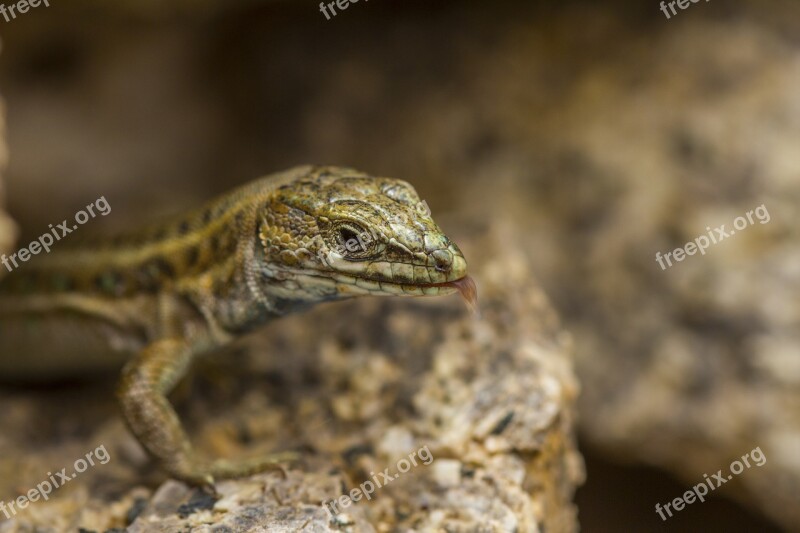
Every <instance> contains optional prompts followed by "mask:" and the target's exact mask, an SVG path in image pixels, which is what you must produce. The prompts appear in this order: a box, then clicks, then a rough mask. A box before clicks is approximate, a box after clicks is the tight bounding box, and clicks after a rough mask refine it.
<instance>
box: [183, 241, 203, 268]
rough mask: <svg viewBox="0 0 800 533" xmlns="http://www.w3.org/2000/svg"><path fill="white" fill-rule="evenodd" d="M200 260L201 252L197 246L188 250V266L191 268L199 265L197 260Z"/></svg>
mask: <svg viewBox="0 0 800 533" xmlns="http://www.w3.org/2000/svg"><path fill="white" fill-rule="evenodd" d="M198 259H200V251H199V250H198V249H197V247H196V246H192V247H191V248H189V249H188V250H186V266H187V267H188V268H191V267H193V266H196V265H197V260H198Z"/></svg>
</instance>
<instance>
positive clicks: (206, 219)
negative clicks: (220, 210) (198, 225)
mask: <svg viewBox="0 0 800 533" xmlns="http://www.w3.org/2000/svg"><path fill="white" fill-rule="evenodd" d="M213 216H214V215H213V213H212V212H211V209H206V210H205V211H203V224H204V225H207V224H208V223H209V222H211V219H212V218H213Z"/></svg>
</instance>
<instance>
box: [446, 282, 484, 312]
mask: <svg viewBox="0 0 800 533" xmlns="http://www.w3.org/2000/svg"><path fill="white" fill-rule="evenodd" d="M449 284H450V285H452V286H453V287H455V288H456V289H458V292H460V293H461V297H462V298H463V299H464V302H466V304H467V307H469V309H470V311H472V312H473V313H477V312H478V287H477V286H476V285H475V280H473V279H472V278H471V277H469V276H464V277H463V278H461V279H459V280H456V281H451V282H450V283H449Z"/></svg>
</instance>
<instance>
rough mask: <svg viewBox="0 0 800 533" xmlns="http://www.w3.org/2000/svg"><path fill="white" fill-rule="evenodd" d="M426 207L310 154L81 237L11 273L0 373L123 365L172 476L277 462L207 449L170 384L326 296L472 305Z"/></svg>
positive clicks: (123, 389)
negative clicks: (125, 227)
mask: <svg viewBox="0 0 800 533" xmlns="http://www.w3.org/2000/svg"><path fill="white" fill-rule="evenodd" d="M425 205H426V206H427V204H425ZM419 206H420V197H419V195H418V194H417V192H416V191H415V190H414V188H413V187H412V186H411V185H410V184H409V183H408V182H406V181H404V180H399V179H392V178H379V177H372V176H370V175H368V174H365V173H363V172H359V171H356V170H353V169H349V168H341V167H331V166H301V167H296V168H293V169H290V170H287V171H285V172H282V173H277V174H273V175H270V176H267V177H264V178H261V179H258V180H256V181H254V182H251V183H249V184H246V185H244V186H242V187H240V188H238V189H236V190H234V191H232V192H230V193H228V194H226V195H223V196H221V197H219V198H218V199H216V200H212V201H211V202H209V203H207V204H206V205H205V206H203V207H201V208H199V209H195V210H193V211H190V212H188V213H186V214H182V215H179V216H176V217H174V218H172V219H168V220H165V221H162V222H156V223H151V224H149V225H146V226H145V227H143V228H142V229H135V230H129V231H123V232H120V233H118V234H115V235H108V236H86V237H82V236H70V238H69V239H65V240H64V241H61V242H59V243H58V244H57V246H55V247H53V249H52V251H51V252H50V253H49V254H46V255H41V256H37V257H36V258H35V259H36V260H35V261H30V262H28V263H26V264H24V265H22V266H21V268H20V269H19V270H17V271H14V272H13V273H11V274H9V275H6V276H5V277H4V278H3V279H0V346H2V349H0V379H2V380H6V381H7V380H9V379H13V380H16V381H17V382H25V381H31V380H37V381H41V380H43V379H54V378H61V377H65V376H73V377H74V376H78V377H80V376H86V375H88V374H89V373H91V372H93V371H98V370H101V369H121V377H120V380H119V385H118V389H117V397H118V400H119V405H120V406H121V412H122V415H123V419H124V421H125V422H126V425H127V427H128V428H129V430H130V431H131V432H132V433H133V435H134V436H135V437H136V439H137V440H138V441H139V443H140V444H141V445H142V447H143V448H144V449H145V450H146V451H147V452H148V454H149V455H150V456H151V457H152V458H153V459H154V460H155V461H156V462H157V464H159V465H160V467H161V468H162V469H163V470H164V471H165V472H166V473H167V474H168V475H170V476H171V477H173V478H175V479H179V480H182V481H184V482H186V483H188V484H191V485H199V486H211V487H213V484H214V482H215V481H216V480H221V479H226V478H236V477H241V476H244V475H248V474H252V473H256V472H259V471H263V470H266V469H270V468H276V467H277V468H281V466H280V465H282V464H285V463H286V462H287V461H290V460H291V459H292V458H293V456H292V454H291V453H290V452H286V453H274V454H271V455H269V456H266V457H262V458H257V459H248V460H244V459H240V460H233V459H224V458H220V459H208V458H205V457H202V456H200V454H199V453H197V452H196V451H195V450H194V448H193V447H192V445H191V443H190V439H189V438H188V435H187V433H186V431H185V430H184V429H183V427H182V425H181V422H180V419H179V417H178V415H177V413H176V412H175V410H174V408H173V407H172V405H171V404H170V402H169V399H168V394H169V392H170V391H171V390H172V389H173V388H174V387H175V386H176V385H177V383H178V382H179V381H180V380H181V378H182V377H184V375H185V374H186V373H187V370H188V369H189V368H190V366H191V364H192V362H193V360H194V359H195V358H196V357H197V356H199V355H202V354H206V353H211V352H214V351H215V350H218V349H219V348H221V347H223V346H225V345H227V344H228V343H230V342H231V341H233V340H234V339H236V338H238V337H240V336H242V335H244V334H245V333H248V332H250V331H252V330H254V329H256V328H257V327H258V326H260V325H262V324H264V323H265V322H267V321H269V320H273V319H275V318H279V317H281V316H283V315H286V314H288V313H293V312H298V311H302V310H304V309H307V308H309V307H311V306H313V305H315V304H317V303H320V302H325V301H333V300H342V299H347V298H354V297H360V296H369V295H374V296H382V295H404V296H438V295H446V294H451V293H454V292H456V291H461V292H462V295H464V296H465V298H466V299H468V300H472V301H473V303H474V301H475V299H476V289H475V284H474V282H473V281H472V279H471V278H470V277H469V276H468V275H467V264H466V260H465V258H464V255H463V254H462V252H461V251H460V250H459V248H458V246H456V244H455V243H453V242H452V241H451V240H450V239H449V238H448V237H447V236H446V235H445V234H444V233H443V232H442V230H441V229H440V228H439V227H438V226H437V225H436V223H435V222H434V221H433V219H432V218H431V217H430V214H429V211H427V210H424V209H419ZM365 234H368V235H370V238H369V239H361V238H360V237H359V236H361V235H365ZM354 243H358V245H355V244H354Z"/></svg>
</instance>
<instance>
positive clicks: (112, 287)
mask: <svg viewBox="0 0 800 533" xmlns="http://www.w3.org/2000/svg"><path fill="white" fill-rule="evenodd" d="M94 285H95V287H96V288H97V289H98V290H100V291H102V292H104V293H106V294H113V295H120V294H123V293H124V292H125V279H124V278H123V277H122V275H121V274H120V273H119V272H114V271H109V272H103V273H102V274H99V275H97V276H96V277H95V278H94Z"/></svg>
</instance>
